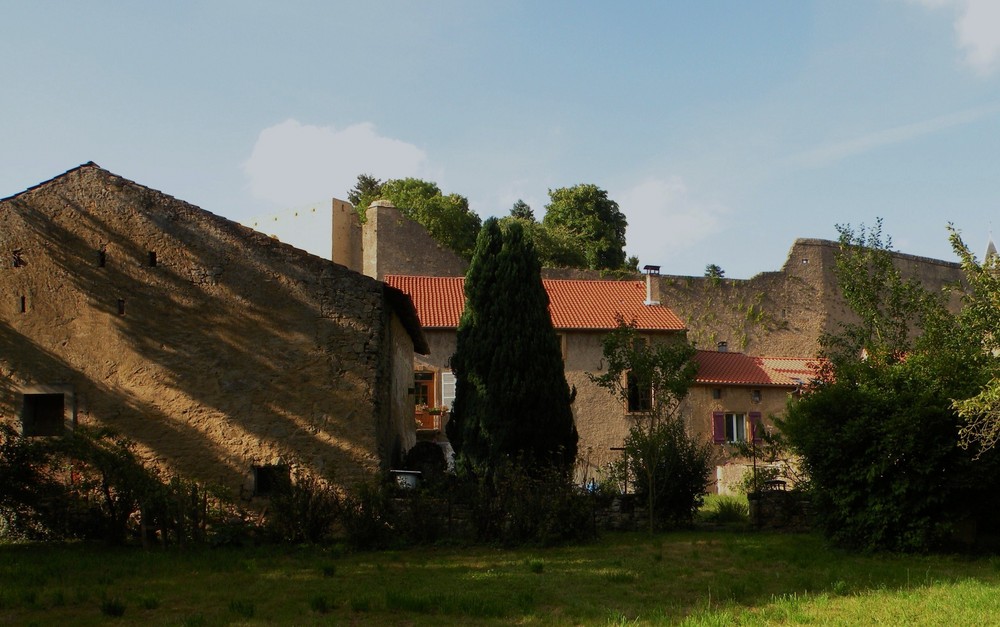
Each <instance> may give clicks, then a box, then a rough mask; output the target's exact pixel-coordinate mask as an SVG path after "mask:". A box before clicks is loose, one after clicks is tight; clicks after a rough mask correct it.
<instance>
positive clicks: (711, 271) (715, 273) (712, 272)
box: [705, 263, 726, 279]
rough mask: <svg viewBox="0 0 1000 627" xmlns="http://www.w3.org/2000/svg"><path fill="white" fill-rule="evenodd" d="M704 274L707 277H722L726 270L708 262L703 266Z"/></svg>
mask: <svg viewBox="0 0 1000 627" xmlns="http://www.w3.org/2000/svg"><path fill="white" fill-rule="evenodd" d="M705 276H706V277H707V278H709V279H722V278H725V276H726V272H725V270H723V269H722V267H721V266H719V265H717V264H714V263H710V264H708V265H707V266H705Z"/></svg>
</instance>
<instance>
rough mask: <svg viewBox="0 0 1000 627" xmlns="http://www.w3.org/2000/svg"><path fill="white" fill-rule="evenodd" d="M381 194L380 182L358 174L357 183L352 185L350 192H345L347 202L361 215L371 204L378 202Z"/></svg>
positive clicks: (368, 175) (369, 176) (366, 175)
mask: <svg viewBox="0 0 1000 627" xmlns="http://www.w3.org/2000/svg"><path fill="white" fill-rule="evenodd" d="M381 194H382V181H380V180H379V179H377V178H375V177H374V176H372V175H371V174H359V175H358V182H357V183H355V184H354V187H353V188H351V191H349V192H347V200H348V201H350V203H351V204H352V205H354V206H355V207H356V208H357V209H358V211H359V212H360V213H361V215H364V211H365V209H367V208H368V206H369V205H370V204H372V202H374V201H376V200H378V199H379V198H380V197H381Z"/></svg>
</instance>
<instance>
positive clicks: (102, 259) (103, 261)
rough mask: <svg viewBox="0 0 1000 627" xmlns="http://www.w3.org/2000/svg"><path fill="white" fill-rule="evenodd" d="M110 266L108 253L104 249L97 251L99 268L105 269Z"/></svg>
mask: <svg viewBox="0 0 1000 627" xmlns="http://www.w3.org/2000/svg"><path fill="white" fill-rule="evenodd" d="M107 264H108V251H106V250H104V249H103V248H102V249H100V250H99V251H97V267H98V268H103V267H104V266H106V265H107Z"/></svg>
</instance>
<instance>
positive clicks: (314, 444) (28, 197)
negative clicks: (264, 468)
mask: <svg viewBox="0 0 1000 627" xmlns="http://www.w3.org/2000/svg"><path fill="white" fill-rule="evenodd" d="M15 250H19V251H20V253H19V256H20V258H21V259H22V261H23V265H21V266H20V267H13V266H14V264H13V263H12V255H13V251H15ZM101 251H103V253H104V259H105V263H104V265H103V267H102V266H101V265H100V263H99V259H100V253H101ZM151 252H155V254H156V264H155V266H153V265H151V264H150V253H151ZM0 254H2V258H3V260H4V263H3V264H2V265H0V297H2V302H0V419H3V420H5V421H10V422H18V421H19V411H20V408H19V406H18V391H19V390H22V389H23V388H25V387H27V386H35V385H68V386H72V388H73V389H74V391H75V398H76V409H77V413H76V416H77V421H78V422H79V424H81V425H106V426H110V427H113V428H114V429H116V430H118V431H120V432H121V433H122V434H124V435H126V436H127V437H129V438H131V439H132V440H134V441H135V442H137V444H138V445H139V446H140V448H141V450H142V451H143V453H144V454H145V455H146V456H147V457H149V458H150V459H153V460H155V461H156V462H157V463H159V464H160V465H162V466H164V467H166V468H168V469H170V470H172V471H175V472H179V473H181V474H184V475H186V476H189V477H194V478H198V479H201V480H205V481H211V482H216V483H221V484H223V485H229V486H233V487H239V486H244V485H245V483H246V480H247V477H248V476H249V471H250V468H251V466H252V465H255V464H268V463H274V462H277V461H279V460H280V461H284V462H287V463H293V464H294V463H299V464H302V465H303V468H304V469H308V470H311V471H315V472H317V473H326V472H329V471H334V472H335V473H336V475H337V478H338V479H339V480H341V481H344V482H352V481H355V480H357V479H359V478H361V477H362V476H364V475H366V474H367V473H371V472H374V471H376V470H377V469H378V468H379V466H380V464H381V465H384V464H385V463H387V460H383V459H380V458H379V449H380V447H379V443H378V442H377V433H376V430H377V425H378V424H379V420H380V414H379V412H383V411H384V412H393V411H398V410H399V409H400V408H401V404H400V401H399V400H398V394H399V387H398V386H397V387H395V388H392V387H391V386H390V383H389V381H390V379H391V378H392V376H393V372H392V371H391V370H389V369H387V364H389V362H390V361H391V360H392V356H388V355H386V354H385V353H384V351H387V350H389V345H390V344H391V343H393V342H395V345H394V346H393V349H392V351H393V352H394V354H395V356H396V357H398V356H399V355H401V354H403V353H406V352H407V350H409V354H410V355H412V343H410V344H409V345H408V346H406V341H405V340H403V339H402V335H401V334H400V333H398V329H397V328H396V327H392V328H393V333H392V335H393V338H394V339H390V338H387V337H386V333H387V329H389V328H390V324H391V323H390V322H389V321H388V319H389V318H388V317H389V316H390V313H389V311H388V310H387V308H386V304H385V298H384V295H383V286H382V284H380V283H378V282H377V281H374V280H372V279H370V278H368V277H365V276H362V275H360V274H357V273H354V272H351V271H349V270H347V269H346V268H344V267H342V266H339V265H336V264H334V263H332V262H329V261H326V260H323V259H320V258H318V257H314V256H311V255H308V254H305V253H303V252H302V251H299V250H297V249H294V248H292V247H290V246H287V245H283V244H280V243H277V242H276V241H274V240H272V239H270V238H268V237H266V236H264V235H262V234H260V233H257V232H254V231H251V230H250V229H247V228H244V227H240V226H239V225H236V224H235V223H232V222H229V221H227V220H224V219H221V218H218V217H217V216H213V215H211V214H208V213H207V212H204V211H202V210H200V209H198V208H197V207H194V206H192V205H189V204H187V203H184V202H181V201H178V200H176V199H174V198H172V197H170V196H167V195H164V194H162V193H160V192H157V191H155V190H151V189H148V188H145V187H142V186H140V185H137V184H135V183H132V182H131V181H127V180H125V179H122V178H120V177H117V176H115V175H113V174H111V173H109V172H107V171H105V170H102V169H100V168H98V167H97V166H94V165H92V164H88V165H85V166H81V167H80V168H77V169H75V170H71V171H70V172H68V173H66V174H65V175H63V176H60V177H57V178H56V179H53V180H52V181H49V182H47V183H44V184H42V185H40V186H37V187H36V188H33V189H31V190H28V191H26V192H24V193H22V194H19V195H17V196H15V197H12V198H10V199H6V200H3V201H0ZM22 297H23V298H24V302H25V311H24V312H22V311H21V308H20V303H21V298H22ZM120 301H122V302H123V306H124V314H123V315H120V313H119V302H120ZM400 373H401V370H398V371H396V373H395V374H396V376H399V375H400ZM411 376H412V375H407V377H406V380H408V381H409V380H410V377H411ZM380 389H386V390H392V391H391V392H386V395H385V397H383V398H379V392H378V391H379V390H380ZM389 396H395V397H396V400H394V401H392V403H387V402H385V399H386V398H387V397H389ZM411 411H412V410H411ZM381 420H383V421H384V420H387V419H386V418H385V417H384V416H382V417H381ZM403 445H404V444H403V443H400V444H391V443H389V444H385V446H386V447H387V449H388V450H391V449H393V448H398V447H400V446H403Z"/></svg>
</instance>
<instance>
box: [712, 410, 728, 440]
mask: <svg viewBox="0 0 1000 627" xmlns="http://www.w3.org/2000/svg"><path fill="white" fill-rule="evenodd" d="M712 440H713V441H714V442H715V443H716V444H723V443H724V442H725V441H726V415H725V414H724V413H722V412H721V411H715V412H712Z"/></svg>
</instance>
